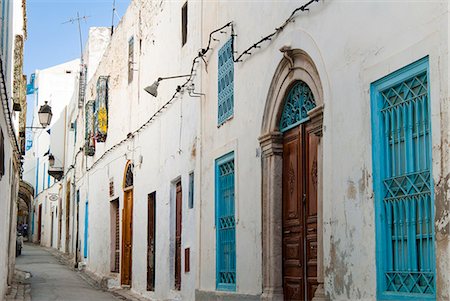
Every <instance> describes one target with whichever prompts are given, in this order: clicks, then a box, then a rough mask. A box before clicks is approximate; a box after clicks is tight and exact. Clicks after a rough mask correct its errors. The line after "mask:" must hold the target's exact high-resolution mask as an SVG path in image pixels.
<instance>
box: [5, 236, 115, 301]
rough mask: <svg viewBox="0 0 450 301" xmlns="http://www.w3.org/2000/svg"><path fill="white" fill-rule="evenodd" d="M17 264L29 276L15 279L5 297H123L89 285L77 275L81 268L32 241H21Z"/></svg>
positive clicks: (66, 300)
mask: <svg viewBox="0 0 450 301" xmlns="http://www.w3.org/2000/svg"><path fill="white" fill-rule="evenodd" d="M16 268H17V269H18V270H20V271H27V272H29V273H30V274H31V277H29V278H28V279H24V280H22V281H20V280H19V281H16V284H15V285H14V286H12V287H11V290H10V294H9V295H8V297H7V299H6V300H31V299H32V300H33V301H53V300H58V301H83V300H95V301H104V300H124V298H123V297H116V296H115V295H113V294H111V293H109V292H106V291H103V290H101V289H100V288H98V287H95V286H92V285H91V284H89V283H88V282H86V281H85V280H84V279H83V278H82V277H80V272H76V271H73V270H71V269H70V268H69V267H67V266H66V265H64V264H62V263H61V262H59V261H58V259H57V258H55V257H54V256H52V254H50V253H49V252H48V251H46V250H45V249H43V248H41V247H38V246H35V245H32V244H25V245H24V248H23V249H22V255H21V256H19V257H17V259H16ZM19 278H20V277H19ZM23 278H26V276H24V277H23ZM30 289H31V299H30ZM8 298H9V299H8Z"/></svg>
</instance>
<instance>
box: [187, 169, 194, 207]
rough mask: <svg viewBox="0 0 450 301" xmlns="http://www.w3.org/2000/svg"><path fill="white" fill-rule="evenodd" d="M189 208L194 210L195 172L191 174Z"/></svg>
mask: <svg viewBox="0 0 450 301" xmlns="http://www.w3.org/2000/svg"><path fill="white" fill-rule="evenodd" d="M188 208H189V209H192V208H194V172H191V173H190V174H189V202H188Z"/></svg>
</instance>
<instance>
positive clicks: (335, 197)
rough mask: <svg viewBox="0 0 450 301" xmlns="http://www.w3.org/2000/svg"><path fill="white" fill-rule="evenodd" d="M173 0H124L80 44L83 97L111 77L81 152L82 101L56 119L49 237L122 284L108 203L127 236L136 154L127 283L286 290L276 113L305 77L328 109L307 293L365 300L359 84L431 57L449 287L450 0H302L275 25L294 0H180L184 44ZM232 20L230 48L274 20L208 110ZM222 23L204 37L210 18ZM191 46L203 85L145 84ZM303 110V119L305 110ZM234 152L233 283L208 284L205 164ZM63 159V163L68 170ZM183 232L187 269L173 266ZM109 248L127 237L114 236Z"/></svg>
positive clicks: (368, 244) (267, 295) (210, 255)
mask: <svg viewBox="0 0 450 301" xmlns="http://www.w3.org/2000/svg"><path fill="white" fill-rule="evenodd" d="M183 5H184V2H178V1H175V2H173V1H162V2H160V3H156V2H154V1H150V2H145V3H143V1H133V2H132V3H131V5H130V7H129V9H128V11H127V13H126V14H125V16H124V17H123V19H122V21H121V22H120V24H119V26H118V27H117V29H116V30H115V31H114V34H113V35H112V37H111V40H110V41H109V44H108V46H107V47H106V49H105V51H104V54H103V57H102V58H101V60H100V62H99V63H98V66H97V63H92V62H91V61H90V60H85V61H86V63H87V68H88V79H89V81H88V84H87V88H86V97H85V104H86V102H87V101H91V100H95V99H96V98H97V97H98V95H97V82H98V79H99V78H100V77H102V76H107V77H108V90H107V91H108V97H107V99H108V105H107V118H108V119H107V121H108V122H107V137H106V140H105V141H102V142H99V141H97V142H96V143H95V153H94V154H93V155H92V156H88V155H87V153H84V154H83V153H82V152H81V151H80V149H83V148H84V147H85V125H86V120H85V118H86V115H85V111H84V110H78V109H77V108H76V101H77V99H76V98H74V99H73V101H72V103H71V105H70V106H69V109H68V112H69V113H68V116H69V117H68V119H67V120H70V122H69V123H66V128H67V127H68V125H69V124H70V123H74V122H76V128H77V129H78V131H77V137H76V139H75V138H74V137H73V135H72V134H67V133H69V131H66V138H65V141H66V145H71V147H70V148H68V149H67V150H66V151H65V155H64V156H65V161H64V168H65V177H64V178H63V180H61V182H60V183H61V191H60V192H59V193H60V197H61V199H62V204H63V205H62V206H63V207H62V208H61V209H60V212H63V213H62V220H63V223H64V225H63V226H62V230H61V231H62V232H61V235H62V236H61V237H59V239H61V240H62V241H63V243H62V246H60V250H62V251H66V252H69V253H71V254H73V255H76V256H75V258H76V259H77V260H76V261H77V262H81V263H82V264H83V265H85V268H86V270H87V271H88V272H90V273H92V274H93V275H95V276H96V277H99V278H104V279H107V280H108V284H109V286H118V285H120V284H121V283H122V284H123V279H121V276H123V266H121V267H120V269H119V271H120V272H119V273H117V271H114V268H113V267H114V260H115V256H114V254H115V243H114V240H115V215H114V214H113V211H114V210H115V209H114V204H115V203H114V202H115V201H116V200H117V199H118V202H119V237H120V242H121V243H122V241H123V237H122V235H123V233H124V227H123V225H124V220H125V219H124V215H123V212H124V211H123V210H122V209H125V208H124V203H125V201H124V199H125V196H128V195H129V194H128V193H127V192H125V191H124V190H126V189H124V188H127V187H126V186H125V175H126V170H125V168H126V166H127V163H130V162H131V163H132V164H133V165H134V172H133V179H134V181H133V188H132V200H133V207H132V208H133V211H132V223H131V225H132V242H131V249H132V252H131V262H132V265H131V282H130V286H131V290H132V291H133V292H135V293H138V294H140V295H141V296H143V297H147V298H150V299H152V300H260V299H262V300H283V279H282V273H283V271H282V265H283V261H282V257H283V255H282V237H283V236H282V235H283V234H282V231H281V226H282V205H281V204H282V177H283V174H282V169H283V167H282V165H283V157H282V153H283V143H282V141H283V135H282V134H281V133H280V132H279V122H280V121H279V120H280V116H281V110H282V107H283V104H284V100H285V98H286V95H287V92H288V88H289V87H290V86H291V84H292V83H294V82H296V81H298V80H302V81H304V82H306V83H307V84H308V85H309V86H310V87H311V89H312V90H313V94H314V97H315V98H316V102H317V107H318V109H323V121H322V120H321V119H320V120H319V122H318V127H320V130H317V132H320V134H317V135H318V136H320V138H319V140H320V142H319V146H318V158H319V159H318V161H319V162H317V165H318V166H317V168H316V177H317V178H318V184H317V185H318V187H319V189H318V196H317V198H318V201H317V206H318V207H317V208H318V209H317V210H318V216H317V236H318V238H317V245H316V246H315V248H316V250H317V265H318V267H317V274H318V276H317V280H318V287H319V289H318V290H317V291H316V292H315V295H316V297H317V298H318V299H317V300H324V299H327V298H328V299H330V300H376V299H377V271H376V248H377V241H376V239H375V232H376V230H375V229H376V224H375V220H376V216H375V205H374V204H375V192H374V188H373V187H374V186H373V167H372V166H373V165H372V163H373V162H372V155H373V151H372V124H371V95H370V87H371V84H372V83H373V82H375V81H377V80H378V79H380V78H383V77H385V76H387V75H389V74H391V73H392V72H394V71H396V70H399V69H401V68H402V67H405V66H408V65H410V64H411V63H414V62H416V61H418V60H420V59H422V58H424V57H428V63H429V81H430V83H429V85H430V101H431V106H430V107H431V115H430V116H431V133H432V140H431V141H432V172H433V174H432V175H433V182H434V190H435V201H434V202H435V229H434V231H435V233H436V243H435V246H434V249H435V252H436V294H435V297H436V299H438V300H446V299H448V298H449V296H450V286H449V285H448V271H449V268H450V267H449V259H450V258H448V253H449V246H448V243H447V240H448V239H447V236H448V218H447V216H448V214H447V213H448V210H450V208H448V204H447V203H448V202H447V201H446V200H447V190H448V187H447V186H448V183H447V182H448V174H449V166H448V162H449V159H450V158H448V154H447V152H448V145H447V143H446V142H445V141H447V140H448V138H449V137H448V135H449V134H448V133H449V129H448V126H447V124H448V122H447V120H448V119H449V116H448V113H449V112H448V40H449V37H448V18H449V15H448V12H449V7H448V4H447V3H441V2H430V3H428V2H420V3H419V2H417V3H408V5H405V3H401V2H395V3H394V2H392V3H386V2H376V1H375V2H363V3H354V2H341V1H332V2H323V1H320V2H318V3H312V4H311V5H310V6H309V9H310V10H309V11H304V12H302V11H298V12H297V13H296V15H295V17H294V18H293V20H292V22H288V23H286V24H285V25H283V24H284V23H283V22H284V21H285V20H286V18H288V17H289V16H290V14H291V12H292V11H294V10H295V9H296V8H297V7H298V5H299V3H298V2H296V1H287V2H282V3H281V2H274V1H268V2H267V1H266V2H258V3H249V2H208V1H200V2H189V3H188V5H189V6H188V22H187V24H188V26H187V41H186V44H185V45H182V43H181V30H180V28H181V26H182V23H181V12H182V7H183ZM256 11H257V12H258V17H256V16H255V12H256ZM260 16H262V17H263V18H260ZM261 19H263V20H264V22H261ZM229 22H232V25H233V30H234V34H236V36H234V42H233V47H234V50H235V51H236V53H235V57H237V56H239V55H240V54H241V53H243V52H244V51H245V50H246V49H247V48H248V47H251V46H252V45H255V43H257V42H258V41H259V40H260V39H261V37H263V36H265V35H267V34H270V33H272V32H273V30H274V28H279V26H284V27H283V30H280V31H279V32H278V33H276V34H275V35H273V36H271V39H270V40H267V41H265V42H263V43H261V44H258V45H256V46H259V47H260V48H259V47H253V48H251V50H250V51H251V55H244V56H243V57H242V62H236V63H234V64H233V66H234V108H233V114H232V116H231V117H230V118H229V119H227V120H226V121H225V122H224V123H223V124H219V123H218V59H217V58H218V51H219V49H220V48H221V47H222V46H223V45H224V44H225V43H226V42H227V41H228V40H229V39H230V38H232V28H231V25H230V23H229ZM226 24H228V26H225V25H226ZM222 26H224V27H223V28H222V29H221V30H220V31H217V32H216V33H214V34H213V39H210V33H212V32H213V31H215V30H216V29H218V28H221V27H222ZM103 34H107V33H105V32H104V33H102V34H101V37H99V39H100V40H103V41H108V40H107V39H106V36H104V35H103ZM103 38H105V39H103ZM130 41H133V42H130ZM209 41H210V42H211V44H210V48H207V45H208V42H209ZM105 43H107V42H105ZM130 43H133V47H131V48H130ZM89 45H92V44H89ZM100 48H102V47H100ZM100 48H99V49H100ZM102 49H103V48H102ZM130 49H132V51H131V52H130ZM201 49H206V50H207V51H206V54H205V55H204V56H203V59H204V60H205V62H206V64H205V62H204V61H203V60H202V59H201V58H198V59H197V61H196V63H195V67H194V69H193V70H194V73H193V76H192V77H191V78H190V81H189V84H193V85H194V86H193V88H194V91H195V92H197V93H200V94H192V93H189V90H188V89H187V88H186V87H181V91H180V93H176V94H175V98H173V99H172V95H174V93H175V91H176V90H175V89H176V87H177V85H183V83H184V82H185V80H186V78H178V79H171V80H167V81H166V80H163V81H161V82H160V83H159V89H158V96H157V97H156V98H155V97H153V96H151V95H149V94H147V93H146V92H145V91H144V88H146V87H148V86H150V85H151V84H152V83H153V82H154V81H155V80H156V79H157V78H159V77H166V76H176V75H184V74H189V72H190V70H191V64H192V60H193V59H194V58H195V57H196V56H197V55H198V53H199V51H201ZM281 50H282V51H281ZM92 51H93V53H94V52H95V53H102V51H101V50H99V52H97V51H94V50H92ZM98 57H100V56H98ZM91 64H92V65H91ZM130 66H131V67H130ZM94 69H95V71H93V70H94ZM91 72H92V73H91ZM131 77H132V78H131ZM189 86H190V85H189ZM168 101H169V102H168ZM161 108H163V109H161ZM316 111H317V110H316ZM70 112H72V113H70ZM311 114H312V113H311ZM312 116H313V115H311V120H313V119H314V120H316V119H315V118H313V117H312ZM314 116H316V115H314ZM80 129H83V130H80ZM71 135H72V136H71ZM97 137H98V136H97ZM280 141H281V142H280ZM72 145H74V147H73V148H72ZM230 152H234V162H235V170H234V173H235V183H234V198H235V221H236V228H235V229H236V230H235V231H236V238H235V243H236V283H235V291H232V292H230V291H219V290H218V289H217V271H216V263H217V258H216V256H217V247H216V246H217V244H216V243H217V242H216V237H217V229H216V211H217V208H216V194H217V181H216V177H217V175H216V171H215V170H216V168H215V164H216V160H217V159H219V158H221V157H222V156H223V155H226V154H228V153H230ZM71 165H74V167H73V168H72V169H70V170H69V166H71ZM191 172H194V176H195V177H194V178H195V182H194V183H195V184H194V191H195V193H194V206H193V208H192V209H190V208H189V207H188V198H189V174H190V173H191ZM179 180H181V186H182V191H183V193H182V210H181V211H182V214H181V220H182V231H181V233H182V234H181V254H182V256H181V267H182V268H181V289H180V290H177V289H175V272H174V271H175V257H176V255H175V250H176V237H175V236H176V229H175V227H176V226H175V225H176V183H177V182H178V181H179ZM58 185H59V184H58ZM153 192H156V231H155V232H156V242H155V256H156V260H155V262H156V266H155V270H156V271H155V276H156V280H155V288H154V291H149V290H147V260H148V258H147V253H148V251H147V247H148V246H147V229H148V224H147V222H148V216H147V212H148V200H149V194H151V193H153ZM42 201H44V202H45V200H40V201H39V202H42ZM77 204H78V205H77ZM67 205H69V206H67ZM86 206H87V208H86ZM77 208H78V209H77ZM49 211H51V210H50V209H49ZM86 212H89V213H88V215H87V216H86ZM60 214H61V213H60ZM66 219H67V222H66ZM45 223H46V224H45V225H47V224H48V221H46V222H45ZM67 225H69V227H67ZM86 226H87V227H86ZM44 227H47V226H44ZM76 238H78V239H76ZM46 239H47V241H48V237H47V238H46ZM64 241H67V245H66V246H65V244H64ZM47 245H48V244H47ZM187 248H189V249H190V271H189V272H185V269H184V267H185V256H184V254H185V253H184V250H185V249H187ZM85 250H86V252H85ZM120 250H121V252H123V247H122V246H121V247H120ZM121 255H122V253H121ZM121 273H122V274H121ZM321 293H324V295H320V294H321ZM284 297H286V298H288V297H287V296H284Z"/></svg>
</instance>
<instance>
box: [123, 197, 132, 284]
mask: <svg viewBox="0 0 450 301" xmlns="http://www.w3.org/2000/svg"><path fill="white" fill-rule="evenodd" d="M122 212H123V213H122V265H121V267H122V268H121V283H122V285H131V265H132V262H131V258H132V257H131V256H132V243H133V189H129V190H127V191H125V193H124V204H123V211H122Z"/></svg>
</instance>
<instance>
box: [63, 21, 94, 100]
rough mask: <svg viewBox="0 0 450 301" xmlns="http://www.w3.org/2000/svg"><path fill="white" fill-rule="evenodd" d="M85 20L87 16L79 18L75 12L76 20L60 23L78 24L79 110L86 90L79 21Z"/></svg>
mask: <svg viewBox="0 0 450 301" xmlns="http://www.w3.org/2000/svg"><path fill="white" fill-rule="evenodd" d="M87 18H89V16H82V17H80V13H79V12H77V17H76V18H70V19H69V20H68V21H66V22H64V23H62V24H67V23H72V24H73V23H75V22H77V23H78V34H79V36H80V65H81V68H80V77H79V81H80V84H79V85H78V89H79V91H78V107H79V108H81V107H82V106H83V103H84V96H85V95H84V94H85V90H86V66H85V65H84V60H83V37H82V35H81V22H80V21H81V20H84V22H86V20H87Z"/></svg>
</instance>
